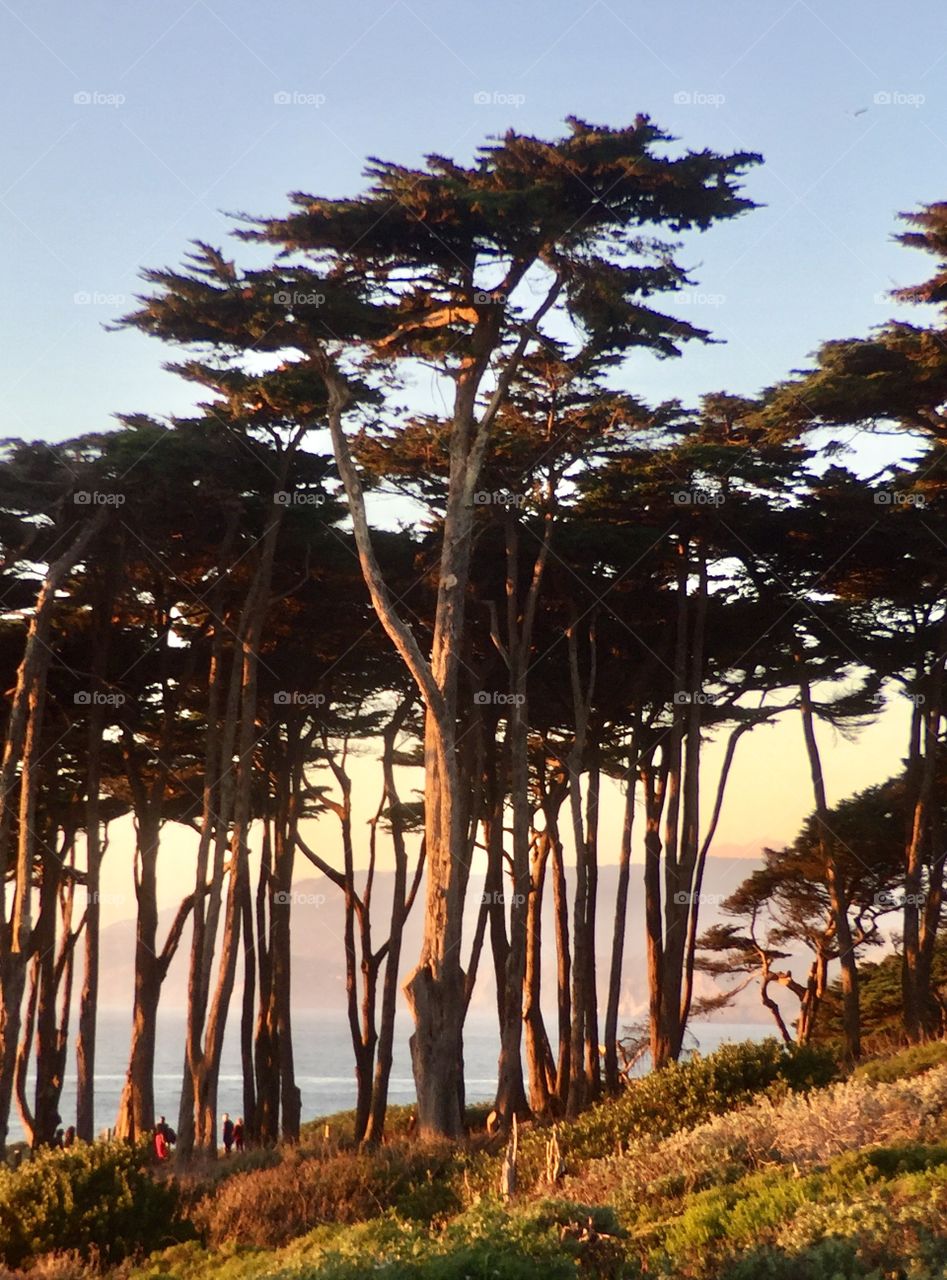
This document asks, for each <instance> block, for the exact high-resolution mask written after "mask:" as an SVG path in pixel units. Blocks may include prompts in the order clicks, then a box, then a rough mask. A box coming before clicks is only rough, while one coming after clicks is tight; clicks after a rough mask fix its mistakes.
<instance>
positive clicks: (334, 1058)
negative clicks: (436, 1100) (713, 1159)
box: [10, 1009, 773, 1141]
mask: <svg viewBox="0 0 947 1280" xmlns="http://www.w3.org/2000/svg"><path fill="white" fill-rule="evenodd" d="M184 1029H185V1020H184V1013H183V1011H180V1010H173V1009H169V1010H164V1011H162V1012H161V1014H160V1015H159V1021H158V1037H157V1054H156V1061H155V1107H156V1110H157V1112H158V1113H159V1114H161V1113H163V1114H165V1115H166V1116H167V1118H168V1121H169V1123H170V1124H172V1125H176V1124H177V1116H178V1104H179V1101H180V1096H181V1073H182V1067H183V1062H184ZM691 1031H692V1033H693V1037H692V1040H693V1047H698V1048H699V1049H700V1050H701V1052H703V1053H710V1052H712V1051H713V1050H714V1049H716V1048H718V1047H719V1045H721V1044H723V1043H724V1042H726V1041H739V1040H762V1039H765V1037H766V1036H769V1035H772V1034H773V1029H772V1028H771V1027H770V1026H768V1025H766V1024H759V1023H729V1022H705V1023H694V1024H693V1025H692V1028H691ZM130 1034H131V1015H130V1013H126V1012H124V1011H122V1010H115V1009H106V1010H102V1011H101V1012H100V1015H99V1029H98V1044H97V1062H96V1068H97V1069H96V1077H95V1082H96V1095H95V1108H96V1111H95V1120H96V1129H97V1131H99V1130H102V1129H105V1128H108V1127H110V1126H111V1125H112V1124H114V1122H115V1115H116V1112H117V1110H118V1102H119V1098H120V1096H121V1092H122V1085H123V1083H124V1080H125V1067H126V1065H127V1061H128V1045H129V1038H130ZM409 1034H410V1025H409V1023H408V1019H407V1018H406V1017H405V1018H403V1019H401V1020H399V1023H398V1027H397V1036H396V1043H395V1053H394V1064H393V1067H392V1073H391V1085H390V1089H389V1100H390V1101H391V1102H392V1103H408V1102H412V1101H413V1100H414V1096H415V1095H414V1081H413V1079H412V1076H411V1060H410V1056H409V1052H408V1036H409ZM689 1043H690V1042H689ZM293 1047H294V1052H295V1061H296V1081H297V1084H298V1085H299V1088H300V1090H301V1092H302V1106H303V1119H304V1120H308V1119H312V1118H314V1117H316V1116H322V1115H329V1114H331V1113H332V1112H335V1111H344V1110H347V1109H348V1108H350V1107H352V1106H353V1105H354V1102H355V1080H354V1068H353V1064H352V1045H351V1041H350V1039H349V1033H348V1026H347V1024H346V1022H345V1019H344V1017H342V1016H339V1015H335V1014H328V1013H323V1012H317V1011H312V1010H309V1011H300V1012H298V1013H296V1014H294V1016H293ZM498 1052H499V1037H498V1034H497V1027H496V1019H495V1017H493V1016H487V1015H485V1014H483V1013H477V1014H473V1013H471V1015H470V1016H469V1017H468V1020H467V1024H466V1028H465V1033H464V1066H465V1077H466V1083H467V1100H468V1101H469V1102H482V1101H486V1100H487V1099H489V1098H491V1097H492V1096H493V1094H494V1092H495V1091H496V1066H497V1054H498ZM219 1105H220V1110H221V1111H229V1112H230V1114H231V1115H232V1116H238V1115H240V1114H241V1112H242V1110H243V1089H242V1075H241V1071H240V1044H239V1033H238V1027H237V1021H236V1020H233V1025H232V1027H231V1028H230V1029H229V1032H228V1035H227V1037H226V1039H225V1042H224V1052H223V1063H222V1070H221V1075H220V1093H219ZM59 1109H60V1113H61V1115H62V1118H63V1126H64V1127H65V1126H67V1125H70V1124H75V1112H76V1075H75V1062H74V1060H72V1061H70V1064H69V1066H68V1068H67V1072H66V1079H65V1083H64V1087H63V1094H62V1102H61V1104H60V1108H59ZM22 1137H23V1131H22V1128H21V1126H20V1118H19V1114H18V1113H17V1111H16V1107H15V1105H14V1110H13V1114H12V1115H11V1117H10V1138H11V1141H17V1140H18V1139H21V1138H22Z"/></svg>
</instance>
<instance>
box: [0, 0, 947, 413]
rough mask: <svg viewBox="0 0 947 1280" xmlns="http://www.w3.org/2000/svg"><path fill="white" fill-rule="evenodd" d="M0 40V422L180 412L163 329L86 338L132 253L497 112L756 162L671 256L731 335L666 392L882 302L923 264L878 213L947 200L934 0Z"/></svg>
mask: <svg viewBox="0 0 947 1280" xmlns="http://www.w3.org/2000/svg"><path fill="white" fill-rule="evenodd" d="M0 29H2V35H0V48H2V49H3V54H2V61H3V75H2V77H0V95H2V106H3V118H4V121H5V123H6V128H5V129H4V131H3V133H4V137H3V163H2V167H0V219H2V237H0V255H2V264H3V280H4V284H5V290H4V301H5V305H4V307H3V320H2V331H0V351H2V358H3V361H4V363H5V366H6V368H5V370H4V373H5V377H4V388H5V391H6V395H5V397H4V399H5V411H6V412H5V425H4V434H6V435H25V436H30V437H50V438H52V437H62V436H66V435H71V434H73V433H78V432H82V431H89V430H99V429H101V428H103V427H104V426H106V425H107V424H108V423H109V420H110V415H111V414H113V413H114V412H116V411H117V410H123V411H130V410H147V411H151V412H156V413H161V412H166V411H168V410H171V409H178V408H183V407H184V406H185V405H186V404H187V403H188V400H187V395H188V392H187V389H186V388H185V387H183V386H181V387H179V386H178V385H177V383H176V380H175V379H174V378H173V377H172V376H171V375H169V374H166V373H163V372H162V371H161V369H160V365H161V360H162V358H163V353H162V352H161V351H160V350H159V348H158V346H157V345H156V344H154V343H153V342H151V341H149V340H148V339H147V338H144V337H142V336H140V335H137V334H117V335H116V334H109V333H106V332H105V331H104V330H103V328H102V325H103V323H104V322H107V321H109V320H111V319H113V318H114V317H115V316H116V315H118V314H120V313H121V311H122V309H123V307H124V306H125V305H126V300H127V299H129V298H130V296H131V295H132V294H133V292H134V291H135V288H136V273H137V271H138V269H139V268H140V267H141V266H142V265H166V264H171V263H176V262H178V261H179V260H180V257H181V254H182V251H183V249H184V248H185V244H186V241H187V240H189V239H191V238H198V237H200V238H203V239H207V240H210V241H212V242H217V243H220V242H222V241H224V240H225V237H226V231H227V223H226V220H225V218H224V217H223V216H222V214H221V210H248V211H250V212H261V213H262V212H267V213H269V212H273V213H275V212H278V211H279V210H281V209H282V208H283V206H284V198H285V193H286V192H287V191H290V190H297V189H304V190H313V191H320V192H324V193H327V194H342V193H347V192H352V191H354V190H356V189H358V187H359V185H360V181H361V178H360V171H361V168H362V164H363V161H364V158H365V156H366V155H369V154H376V155H380V156H384V157H386V158H392V159H398V160H402V161H406V162H414V161H416V160H417V159H418V158H419V157H420V156H421V155H423V154H424V153H425V152H427V151H439V152H442V153H447V154H452V155H454V156H456V157H458V158H461V159H467V158H469V156H470V155H471V152H472V150H473V148H474V147H475V146H476V145H477V143H478V142H480V141H481V140H482V139H483V138H484V137H485V136H486V135H488V134H491V133H496V132H498V131H502V130H503V129H505V128H506V127H507V126H509V125H511V124H512V125H514V126H515V127H517V128H519V129H522V130H529V131H534V132H536V133H539V134H544V135H553V134H555V133H556V132H557V131H558V130H559V128H560V125H561V121H562V119H563V117H564V116H565V115H567V114H569V113H574V114H577V115H580V116H583V117H585V118H586V119H589V120H591V121H594V122H601V123H609V124H618V123H620V122H624V121H629V120H631V119H632V118H633V117H634V115H635V114H636V113H637V112H639V111H645V112H648V113H650V114H651V116H652V117H653V118H654V119H655V120H656V121H657V122H658V123H660V124H662V125H663V126H665V127H666V128H668V129H669V130H671V131H672V132H674V133H675V134H677V135H678V136H679V137H680V138H681V139H682V140H683V142H684V143H685V144H687V145H688V146H691V147H695V148H699V147H703V146H708V147H713V148H716V149H720V150H730V149H738V148H746V149H749V150H756V151H760V152H762V153H763V155H764V156H765V159H766V164H765V166H764V167H763V168H761V169H759V170H757V171H756V172H755V173H753V174H752V176H751V178H750V184H749V192H750V194H751V195H752V196H753V197H754V198H755V199H757V200H758V201H760V202H761V203H764V204H765V205H766V208H764V209H760V210H758V211H756V212H754V213H752V214H750V215H747V216H746V217H745V218H742V219H739V220H738V221H736V222H735V223H733V224H730V225H728V226H726V227H724V228H720V229H718V230H715V231H714V232H712V233H710V234H709V235H706V236H704V237H699V238H697V239H695V240H694V241H693V242H692V243H691V244H690V245H689V246H688V250H687V252H686V254H685V255H684V256H685V258H686V260H687V261H688V262H689V263H692V264H693V265H694V267H695V269H696V275H697V278H698V280H699V285H698V287H697V288H696V289H695V290H694V291H693V293H692V294H691V296H690V297H689V298H688V299H687V300H686V301H685V302H684V303H683V304H682V305H683V306H685V307H686V308H687V310H686V312H685V311H682V312H681V314H687V315H688V316H689V317H691V318H694V319H696V320H697V321H698V323H701V324H704V325H705V326H706V327H710V328H711V329H713V330H714V332H715V333H716V334H717V335H718V336H720V337H722V338H725V339H726V340H727V345H726V346H721V347H713V348H705V349H701V350H698V349H694V350H692V351H691V352H690V353H689V354H688V356H687V357H686V359H685V360H683V361H676V362H665V363H661V364H659V363H656V362H654V361H652V360H651V359H650V358H648V357H642V358H641V360H640V364H639V366H638V367H637V368H633V369H632V371H631V373H632V381H633V382H634V384H635V386H636V387H638V388H639V389H640V391H641V392H642V393H643V394H645V395H648V396H661V395H681V396H683V397H684V398H686V399H693V397H694V396H696V395H697V394H698V393H699V392H700V391H704V390H711V389H717V388H723V387H726V388H727V389H728V390H731V391H742V392H751V391H754V390H756V389H757V388H758V387H759V386H761V385H763V384H765V383H767V382H769V381H772V380H773V379H776V378H778V377H780V376H781V375H783V374H784V373H785V372H786V371H787V370H788V369H790V368H791V367H793V366H794V365H798V364H799V363H800V362H802V361H803V360H804V358H805V355H806V353H807V352H808V351H810V350H811V349H812V348H813V347H814V346H815V345H816V344H817V343H818V342H819V341H820V340H822V339H824V338H828V337H842V336H848V335H850V334H853V333H856V332H862V331H864V330H865V329H866V328H867V327H869V326H870V325H871V324H872V323H875V322H877V321H879V320H881V319H884V318H885V317H886V316H887V315H888V314H889V312H890V310H891V308H890V306H889V305H888V304H887V303H884V302H883V301H881V300H879V297H878V295H879V294H880V293H882V292H883V291H884V290H885V289H886V288H888V287H890V285H891V284H892V283H895V282H899V283H903V282H906V281H909V280H911V279H913V278H916V277H917V276H918V274H919V272H920V271H921V270H922V268H923V265H924V264H922V263H921V262H920V261H919V260H917V259H916V258H915V257H914V256H913V255H911V254H910V253H908V252H907V251H905V250H902V249H900V248H898V247H896V246H894V245H893V244H892V243H891V241H890V236H891V233H892V231H893V230H894V227H895V214H896V212H897V211H898V210H899V209H907V208H911V207H914V206H916V205H917V204H918V203H920V202H923V201H930V200H933V199H942V198H944V197H945V195H947V192H945V182H944V177H943V175H944V173H945V168H947V164H945V162H947V90H945V72H947V6H945V5H944V4H943V3H942V2H940V0H913V2H912V3H911V4H910V5H904V4H895V3H887V2H883V0H821V2H817V0H811V3H810V2H807V0H726V2H725V3H708V0H676V2H675V3H674V4H672V5H667V4H656V3H647V4H646V3H640V2H639V0H624V2H623V0H592V2H591V3H585V0H569V2H568V3H567V2H566V0H515V3H509V2H508V0H449V2H447V3H445V0H390V2H389V0H318V2H317V3H312V2H311V0H273V2H271V3H266V4H260V3H258V2H256V0H135V2H134V3H130V4H118V3H115V0H82V3H81V4H76V3H74V0H44V2H43V3H42V4H39V5H37V4H28V3H27V0H0ZM77 96H78V100H77ZM281 97H282V98H283V99H285V98H286V97H288V98H289V101H288V102H286V101H280V100H279V99H280V98H281ZM885 97H887V101H886V100H885ZM484 99H486V100H485V101H484ZM876 99H877V100H876ZM77 299H78V300H77Z"/></svg>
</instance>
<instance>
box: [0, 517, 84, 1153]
mask: <svg viewBox="0 0 947 1280" xmlns="http://www.w3.org/2000/svg"><path fill="white" fill-rule="evenodd" d="M106 518H107V511H106V508H104V507H103V508H100V510H99V511H98V512H97V514H96V515H95V517H94V518H93V519H92V520H91V521H89V522H88V523H87V524H86V525H84V526H83V527H82V528H81V529H80V530H79V532H78V534H77V535H76V536H75V537H74V538H73V540H72V542H71V543H70V544H69V546H68V547H67V549H66V550H65V551H64V552H63V554H62V555H61V556H60V557H59V559H58V560H55V561H53V563H52V564H50V566H49V568H48V570H47V572H46V576H45V578H44V579H43V585H42V587H41V588H40V590H39V593H38V595H37V597H36V603H35V605H34V607H33V615H32V617H31V619H30V625H29V628H28V630H27V635H26V643H25V645H24V649H23V658H22V660H21V662H20V665H19V668H18V669H17V674H16V684H15V686H14V690H13V698H12V701H11V704H10V712H9V715H8V717H7V728H6V735H5V738H4V743H3V756H2V759H0V1154H2V1153H3V1152H4V1151H5V1150H6V1143H7V1134H8V1132H9V1124H10V1104H11V1101H12V1097H13V1086H14V1072H15V1066H16V1054H17V1046H18V1043H19V1036H20V1006H21V1004H22V1001H23V990H24V986H25V983H26V966H27V962H28V960H29V952H30V934H31V932H32V925H31V902H30V900H31V895H32V879H33V840H34V837H33V831H34V827H33V825H32V820H33V816H34V813H35V806H36V780H35V772H36V771H35V768H34V764H35V757H36V750H37V746H38V743H39V739H40V728H41V717H42V709H43V701H44V697H45V687H46V673H47V671H48V670H49V663H50V660H51V657H52V649H51V646H50V637H51V631H52V621H53V614H54V612H55V607H56V600H57V595H58V592H59V591H60V589H61V588H62V586H63V584H64V582H65V580H66V578H67V576H68V575H69V573H70V572H71V570H72V568H73V567H74V565H75V564H76V563H77V562H78V561H79V559H80V558H81V556H82V555H83V553H84V552H85V550H86V548H87V547H88V546H89V544H90V542H91V541H92V539H93V538H94V537H95V536H96V535H97V534H98V532H99V531H100V529H101V528H102V527H103V525H104V523H105V520H106ZM18 768H19V770H20V778H19V820H18V823H17V841H18V847H17V850H16V859H15V872H14V889H13V910H12V917H11V919H10V920H9V921H8V920H7V907H6V884H7V880H8V878H9V877H10V874H11V869H12V868H11V863H12V862H13V857H12V854H13V850H12V847H11V837H12V833H13V828H14V814H13V804H14V796H15V795H16V775H17V769H18ZM24 819H25V822H26V824H27V825H24Z"/></svg>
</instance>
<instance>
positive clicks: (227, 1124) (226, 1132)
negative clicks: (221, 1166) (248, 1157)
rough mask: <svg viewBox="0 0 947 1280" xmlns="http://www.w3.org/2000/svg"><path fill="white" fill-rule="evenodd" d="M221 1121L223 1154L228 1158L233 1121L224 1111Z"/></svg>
mask: <svg viewBox="0 0 947 1280" xmlns="http://www.w3.org/2000/svg"><path fill="white" fill-rule="evenodd" d="M223 1119H224V1123H223V1128H222V1130H221V1137H222V1138H223V1140H224V1153H225V1154H226V1155H228V1156H229V1155H230V1151H231V1148H232V1147H233V1121H232V1120H231V1119H230V1116H229V1115H228V1114H227V1112H226V1111H225V1112H224V1117H223Z"/></svg>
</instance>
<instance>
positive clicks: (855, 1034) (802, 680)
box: [796, 650, 861, 1062]
mask: <svg viewBox="0 0 947 1280" xmlns="http://www.w3.org/2000/svg"><path fill="white" fill-rule="evenodd" d="M796 661H797V662H798V663H799V669H800V677H799V693H800V710H801V712H802V727H803V735H804V737H805V743H806V754H807V756H808V759H809V772H810V774H811V776H812V790H813V793H814V795H815V810H816V824H817V828H818V838H819V855H820V857H821V859H822V862H823V865H824V866H825V871H826V879H827V887H828V890H829V899H830V901H831V904H832V915H833V917H834V921H835V933H836V938H837V941H838V951H839V965H840V966H841V971H842V1024H843V1027H844V1031H845V1052H846V1056H847V1057H848V1058H849V1060H850V1061H852V1062H856V1061H857V1060H858V1059H859V1058H860V1057H861V1014H860V1009H859V992H858V964H857V961H856V957H855V945H854V941H853V938H852V928H851V923H850V921H849V918H848V906H849V899H848V894H847V890H846V887H845V883H844V879H843V877H842V874H841V871H840V869H839V865H838V860H837V859H836V857H835V854H834V852H833V849H832V833H831V830H830V828H829V806H828V801H827V799H826V793H825V780H824V777H823V774H822V758H821V756H820V754H819V744H818V740H817V739H816V735H815V716H814V713H813V708H812V694H811V691H810V688H809V679H808V676H807V674H806V672H805V668H804V667H803V665H802V664H803V657H802V653H801V651H798V650H797V652H796Z"/></svg>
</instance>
